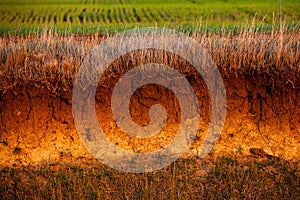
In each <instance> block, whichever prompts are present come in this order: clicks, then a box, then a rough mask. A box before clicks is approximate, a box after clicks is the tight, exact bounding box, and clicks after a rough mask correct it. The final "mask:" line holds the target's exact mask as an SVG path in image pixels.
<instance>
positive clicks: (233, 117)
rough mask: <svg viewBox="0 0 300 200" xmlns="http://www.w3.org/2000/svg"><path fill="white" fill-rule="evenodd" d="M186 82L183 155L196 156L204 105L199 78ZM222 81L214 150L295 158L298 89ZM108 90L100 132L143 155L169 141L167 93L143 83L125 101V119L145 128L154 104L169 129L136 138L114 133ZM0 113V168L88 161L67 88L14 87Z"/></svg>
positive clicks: (172, 105)
mask: <svg viewBox="0 0 300 200" xmlns="http://www.w3.org/2000/svg"><path fill="white" fill-rule="evenodd" d="M191 80H192V81H191V83H192V85H193V88H194V90H195V91H196V93H197V97H198V102H199V110H200V113H201V123H200V126H199V130H198V133H197V138H196V140H195V141H194V142H193V145H192V147H191V149H190V151H189V153H188V154H194V155H196V154H197V151H198V149H199V147H200V146H201V142H202V141H203V138H204V136H205V131H206V130H207V127H208V125H209V111H210V105H209V97H208V95H207V94H205V91H207V89H206V87H205V85H204V84H203V83H204V82H203V80H202V82H201V80H200V79H199V80H198V79H197V78H196V79H193V78H192V79H191ZM195 80H198V82H195ZM223 80H224V85H225V88H226V94H227V113H226V120H225V124H224V127H223V131H222V133H221V137H220V139H219V140H218V142H217V144H216V146H215V147H214V149H213V151H212V153H213V154H216V155H223V154H233V153H242V154H249V149H250V148H260V149H263V150H264V151H265V152H266V153H268V154H270V155H274V156H279V157H283V158H285V159H288V160H290V159H292V160H299V159H300V157H299V155H300V90H299V89H298V88H297V87H296V86H295V85H293V84H292V83H290V82H286V80H285V79H284V78H281V77H268V76H264V75H255V76H254V75H247V74H243V75H241V74H240V75H227V76H224V77H223ZM193 81H194V82H193ZM199 81H200V82H199ZM112 82H114V81H112ZM111 92H112V89H107V87H101V86H99V87H98V88H97V94H96V111H97V116H98V120H99V123H100V125H101V126H102V127H103V129H104V132H105V134H106V135H107V137H108V138H109V139H110V140H111V141H112V142H113V143H114V144H115V145H118V146H119V147H120V148H124V149H127V150H130V151H134V152H146V151H152V150H155V149H158V148H160V147H161V146H164V145H166V144H168V143H169V142H170V141H171V140H172V138H173V136H174V130H176V128H177V127H178V119H179V118H180V114H178V113H180V108H179V104H178V101H177V100H176V98H175V97H174V94H173V93H172V92H170V91H169V90H167V89H166V88H162V87H159V86H156V85H147V86H144V87H142V88H141V89H138V90H136V92H134V94H133V96H132V97H131V101H130V114H131V116H132V119H133V121H135V122H136V123H137V124H139V125H147V124H148V123H149V115H148V112H149V109H150V107H151V105H153V104H154V103H160V104H161V105H162V106H163V107H164V108H165V110H166V113H167V116H168V120H167V122H166V126H167V128H166V129H165V130H164V133H163V134H158V135H156V136H155V137H152V138H150V139H134V138H133V137H130V136H128V135H126V134H125V133H122V132H121V131H119V130H118V128H117V127H116V124H115V122H114V121H113V115H112V113H111V109H110V103H109V101H110V100H109V98H110V97H111ZM0 114H1V115H0V142H1V143H0V157H1V159H0V165H14V164H32V163H37V162H41V161H46V162H48V161H51V162H52V161H80V160H81V159H86V158H87V159H92V156H91V155H90V154H89V153H88V151H87V149H86V148H85V147H84V145H83V143H82V141H81V140H80V139H79V136H78V134H77V132H76V128H75V125H74V121H73V115H72V89H70V90H69V91H65V92H64V93H62V94H61V95H57V94H54V93H53V92H51V91H49V90H48V89H47V87H46V86H44V85H42V84H33V83H28V84H23V85H18V86H16V87H14V88H11V89H10V90H6V91H5V93H3V94H2V95H1V99H0Z"/></svg>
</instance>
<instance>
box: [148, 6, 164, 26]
mask: <svg viewBox="0 0 300 200" xmlns="http://www.w3.org/2000/svg"><path fill="white" fill-rule="evenodd" d="M147 12H148V13H149V15H150V16H151V18H152V21H154V22H157V23H159V22H161V21H162V20H161V18H160V17H159V15H158V13H157V12H155V11H154V10H151V9H150V8H147Z"/></svg>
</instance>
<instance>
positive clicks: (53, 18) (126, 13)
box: [0, 6, 200, 25]
mask: <svg viewBox="0 0 300 200" xmlns="http://www.w3.org/2000/svg"><path fill="white" fill-rule="evenodd" d="M185 12H186V14H185V15H182V13H180V12H176V10H170V9H167V8H164V9H161V8H160V9H158V8H157V9H150V8H148V7H121V6H114V7H104V8H103V7H102V8H101V7H98V8H97V7H93V8H92V7H88V8H86V7H74V6H71V7H69V8H68V7H59V8H57V9H49V8H46V7H41V8H40V9H28V10H18V11H17V12H11V11H9V10H2V13H1V17H0V20H1V21H2V24H19V25H21V24H24V25H26V24H35V25H42V24H56V25H57V24H67V23H72V24H82V23H100V24H112V23H113V24H116V23H127V24H128V23H129V24H130V23H159V22H164V23H168V22H184V21H191V20H193V21H194V20H196V19H197V18H200V16H199V15H198V14H197V13H192V12H190V14H188V12H189V10H188V9H186V10H185Z"/></svg>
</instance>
